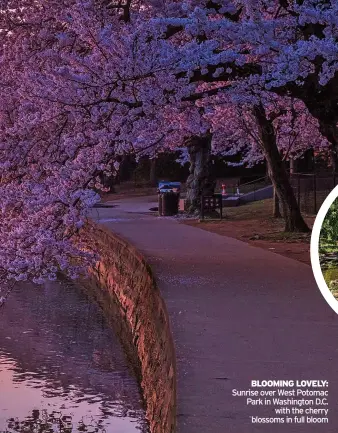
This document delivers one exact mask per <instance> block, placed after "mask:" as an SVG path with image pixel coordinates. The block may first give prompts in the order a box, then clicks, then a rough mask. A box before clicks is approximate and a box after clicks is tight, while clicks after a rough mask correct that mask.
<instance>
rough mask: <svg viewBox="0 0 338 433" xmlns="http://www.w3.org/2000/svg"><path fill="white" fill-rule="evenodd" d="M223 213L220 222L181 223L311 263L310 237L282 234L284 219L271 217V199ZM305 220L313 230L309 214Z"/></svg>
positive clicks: (306, 235) (308, 235) (192, 221)
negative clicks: (223, 215)
mask: <svg viewBox="0 0 338 433" xmlns="http://www.w3.org/2000/svg"><path fill="white" fill-rule="evenodd" d="M223 210H224V214H225V218H224V220H222V221H214V220H213V221H208V220H205V221H203V222H199V221H197V220H182V223H184V224H188V225H191V226H195V227H199V228H201V229H203V230H208V231H211V232H215V233H218V234H220V235H223V236H229V237H233V238H236V239H239V240H242V241H245V242H248V243H250V244H252V245H254V246H257V247H260V248H264V249H267V250H269V251H272V252H274V253H277V254H281V255H284V256H287V257H290V258H293V259H296V260H299V261H301V262H303V263H307V264H310V236H311V235H310V234H309V233H306V234H304V233H286V232H284V220H283V219H282V218H281V219H276V218H273V217H272V216H271V215H272V199H268V200H262V201H256V202H252V203H248V204H246V205H242V206H238V207H233V208H225V209H223ZM304 217H305V220H306V222H307V224H308V225H309V226H310V227H312V225H313V222H314V219H315V217H314V216H309V215H304Z"/></svg>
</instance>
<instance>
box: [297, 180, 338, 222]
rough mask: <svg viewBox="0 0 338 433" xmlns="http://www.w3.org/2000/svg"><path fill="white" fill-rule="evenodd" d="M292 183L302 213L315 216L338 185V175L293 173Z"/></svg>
mask: <svg viewBox="0 0 338 433" xmlns="http://www.w3.org/2000/svg"><path fill="white" fill-rule="evenodd" d="M290 181H291V185H292V187H293V190H294V193H295V196H296V199H297V202H298V204H299V206H300V209H301V212H303V213H305V214H309V215H315V214H316V213H317V212H318V210H319V208H320V206H321V205H322V204H323V202H324V200H325V199H326V197H327V196H328V194H329V193H330V192H331V191H332V190H333V188H334V187H335V186H336V185H337V184H338V173H327V172H326V173H325V172H323V173H292V174H290Z"/></svg>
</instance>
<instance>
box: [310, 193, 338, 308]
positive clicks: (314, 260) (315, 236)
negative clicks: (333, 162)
mask: <svg viewBox="0 0 338 433" xmlns="http://www.w3.org/2000/svg"><path fill="white" fill-rule="evenodd" d="M337 197H338V186H336V187H335V188H334V189H333V190H332V191H331V192H330V194H329V195H328V196H327V197H326V199H325V201H324V203H323V204H322V206H321V208H320V209H319V212H318V215H317V217H316V220H315V223H314V225H313V229H312V235H311V247H310V254H311V265H312V270H313V274H314V276H315V279H316V282H317V285H318V287H319V289H320V291H321V292H322V295H323V296H324V298H325V300H326V302H327V303H328V304H329V305H330V307H331V308H332V309H333V310H334V311H335V312H336V313H337V314H338V301H337V300H336V298H335V297H334V296H333V295H332V293H331V291H330V289H329V288H328V286H327V284H326V282H325V279H324V275H323V272H322V269H321V266H320V260H319V237H320V231H321V228H322V225H323V222H324V219H325V217H326V214H327V212H328V210H329V209H330V207H331V205H332V203H333V202H334V201H335V199H336V198H337ZM337 248H338V247H337Z"/></svg>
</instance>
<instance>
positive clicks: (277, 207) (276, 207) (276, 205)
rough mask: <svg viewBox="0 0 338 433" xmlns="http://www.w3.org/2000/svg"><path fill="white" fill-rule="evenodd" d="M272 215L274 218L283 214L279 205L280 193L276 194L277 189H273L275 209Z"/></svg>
mask: <svg viewBox="0 0 338 433" xmlns="http://www.w3.org/2000/svg"><path fill="white" fill-rule="evenodd" d="M272 216H273V217H274V218H282V214H281V211H280V206H279V198H278V195H277V194H276V189H275V188H274V189H273V209H272Z"/></svg>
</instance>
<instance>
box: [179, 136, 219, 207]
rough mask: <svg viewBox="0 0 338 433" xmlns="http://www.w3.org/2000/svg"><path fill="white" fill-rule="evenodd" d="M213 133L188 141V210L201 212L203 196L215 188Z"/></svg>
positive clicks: (212, 191)
mask: <svg viewBox="0 0 338 433" xmlns="http://www.w3.org/2000/svg"><path fill="white" fill-rule="evenodd" d="M211 139H212V136H211V134H207V135H205V136H202V137H192V138H191V139H190V140H189V142H188V143H187V148H188V152H189V156H190V175H189V177H188V179H187V183H186V185H187V200H186V210H187V212H188V213H199V212H200V209H201V196H202V194H204V195H210V194H213V193H214V190H215V179H214V178H213V174H212V166H211V165H212V164H211Z"/></svg>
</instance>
